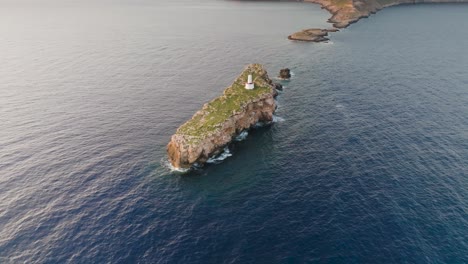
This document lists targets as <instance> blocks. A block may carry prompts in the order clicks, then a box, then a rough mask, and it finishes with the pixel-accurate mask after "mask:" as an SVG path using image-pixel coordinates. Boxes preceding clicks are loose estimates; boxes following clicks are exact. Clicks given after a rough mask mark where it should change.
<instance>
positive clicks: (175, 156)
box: [167, 64, 277, 169]
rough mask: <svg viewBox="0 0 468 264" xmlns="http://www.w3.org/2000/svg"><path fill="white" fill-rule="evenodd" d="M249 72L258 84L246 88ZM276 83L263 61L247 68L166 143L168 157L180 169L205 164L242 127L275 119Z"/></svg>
mask: <svg viewBox="0 0 468 264" xmlns="http://www.w3.org/2000/svg"><path fill="white" fill-rule="evenodd" d="M249 74H252V75H253V81H254V84H255V88H254V89H252V90H247V89H245V88H244V85H245V81H246V80H247V76H248V75H249ZM276 95H277V91H276V89H275V85H274V84H273V82H272V81H271V80H270V78H269V77H268V74H267V72H266V70H265V69H264V68H263V66H262V65H260V64H251V65H249V66H247V67H246V68H245V70H244V71H243V72H242V74H241V75H240V76H239V77H238V78H237V79H236V80H235V81H234V83H233V84H232V85H231V86H230V87H228V88H226V89H225V90H224V93H223V95H222V96H220V97H218V98H216V99H214V100H212V101H211V102H209V103H206V104H205V105H203V108H202V109H201V110H199V111H198V112H196V113H195V115H193V117H192V118H191V119H190V120H189V121H187V122H186V123H185V124H183V125H182V126H180V127H179V128H178V129H177V131H176V133H175V134H174V135H173V136H172V137H171V141H170V142H169V144H168V145H167V153H168V156H169V161H170V163H171V164H172V166H173V167H175V168H178V169H186V168H190V167H191V166H193V165H194V164H203V163H205V162H206V161H207V160H208V159H209V158H210V157H212V156H214V155H217V154H219V153H221V152H222V151H223V149H224V147H225V146H226V145H227V144H229V143H230V142H231V141H232V140H233V139H234V138H235V137H236V136H237V135H239V134H240V133H241V132H242V131H244V130H247V129H249V128H251V127H252V126H254V125H255V124H257V123H259V122H264V123H268V122H271V121H273V113H274V112H275V110H276V102H275V99H274V97H275V96H276Z"/></svg>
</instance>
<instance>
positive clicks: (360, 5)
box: [288, 0, 468, 42]
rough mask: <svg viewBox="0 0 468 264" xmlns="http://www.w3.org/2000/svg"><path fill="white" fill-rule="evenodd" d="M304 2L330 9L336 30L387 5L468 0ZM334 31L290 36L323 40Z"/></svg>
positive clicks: (297, 33) (298, 38) (290, 37)
mask: <svg viewBox="0 0 468 264" xmlns="http://www.w3.org/2000/svg"><path fill="white" fill-rule="evenodd" d="M304 2H309V3H316V4H319V5H321V6H322V8H324V9H326V10H328V11H329V12H330V13H331V14H332V17H331V18H330V19H328V22H330V23H332V24H333V27H334V29H335V30H336V29H340V28H346V27H348V26H349V25H351V24H352V23H355V22H357V21H359V20H360V19H361V18H366V17H369V16H370V15H371V14H375V13H376V12H377V11H379V10H381V9H383V8H385V7H390V6H395V5H402V4H422V3H468V0H304ZM332 31H333V29H316V28H313V29H306V30H302V31H299V32H296V33H294V34H292V35H290V36H289V37H288V38H289V39H291V40H301V41H310V42H322V41H327V40H328V38H325V36H326V35H323V34H324V33H328V32H332ZM317 33H318V34H317Z"/></svg>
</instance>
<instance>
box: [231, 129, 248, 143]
mask: <svg viewBox="0 0 468 264" xmlns="http://www.w3.org/2000/svg"><path fill="white" fill-rule="evenodd" d="M248 135H249V132H248V131H247V130H244V131H242V132H241V133H240V134H239V135H238V136H237V137H236V138H235V139H234V140H235V141H243V140H245V139H246V138H247V136H248Z"/></svg>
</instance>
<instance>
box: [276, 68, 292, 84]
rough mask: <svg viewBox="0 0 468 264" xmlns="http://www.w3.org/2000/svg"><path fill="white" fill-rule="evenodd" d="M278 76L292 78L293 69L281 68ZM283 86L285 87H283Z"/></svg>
mask: <svg viewBox="0 0 468 264" xmlns="http://www.w3.org/2000/svg"><path fill="white" fill-rule="evenodd" d="M278 78H281V79H289V78H291V70H290V69H288V68H285V69H281V70H280V72H279V75H278ZM281 88H283V87H281Z"/></svg>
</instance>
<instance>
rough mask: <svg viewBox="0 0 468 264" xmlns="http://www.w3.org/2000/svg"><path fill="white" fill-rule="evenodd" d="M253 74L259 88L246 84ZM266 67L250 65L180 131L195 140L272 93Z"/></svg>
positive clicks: (180, 133)
mask: <svg viewBox="0 0 468 264" xmlns="http://www.w3.org/2000/svg"><path fill="white" fill-rule="evenodd" d="M249 74H252V77H253V81H254V84H255V88H254V89H253V90H247V89H245V88H244V86H245V82H246V81H247V77H248V75H249ZM268 80H269V79H268V76H267V73H266V71H265V70H264V69H263V67H262V65H260V64H251V65H249V66H248V67H247V68H246V69H245V70H244V71H243V72H242V74H241V75H240V76H239V77H238V78H237V79H236V80H235V81H234V83H233V84H232V85H231V86H230V87H228V88H227V89H226V90H225V91H224V94H223V95H222V96H220V97H218V98H216V99H214V100H212V101H211V102H209V103H207V104H205V105H204V106H203V108H202V110H200V111H198V112H197V113H195V115H194V116H193V117H192V119H190V120H189V121H187V122H186V123H185V124H183V125H182V126H181V127H180V128H179V129H178V130H177V134H179V135H184V136H185V137H186V138H187V139H188V140H189V141H191V142H192V143H194V142H197V141H199V140H201V139H203V138H204V137H205V136H206V135H209V134H210V133H212V132H214V131H216V129H218V128H221V126H222V124H223V123H224V122H225V121H226V120H227V119H228V118H229V117H231V116H233V115H234V114H235V113H238V112H241V111H242V109H243V108H244V106H245V105H247V104H248V103H249V102H253V101H256V100H258V99H260V98H262V97H263V96H264V95H266V94H271V93H272V89H273V88H272V87H271V84H270V83H269V82H268Z"/></svg>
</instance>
